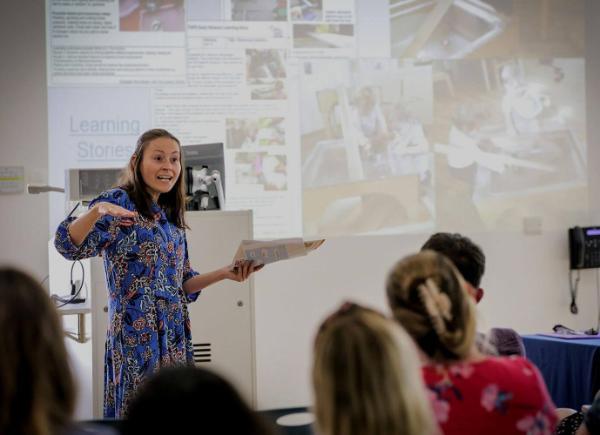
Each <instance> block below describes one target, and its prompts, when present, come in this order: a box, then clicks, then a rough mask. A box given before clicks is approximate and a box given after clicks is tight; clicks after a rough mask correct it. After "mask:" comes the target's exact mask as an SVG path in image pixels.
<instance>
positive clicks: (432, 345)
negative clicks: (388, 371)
mask: <svg viewBox="0 0 600 435" xmlns="http://www.w3.org/2000/svg"><path fill="white" fill-rule="evenodd" d="M387 297H388V302H389V305H390V307H391V309H392V312H393V315H394V318H395V319H396V321H398V322H399V323H400V324H401V325H402V326H403V327H404V328H405V329H406V330H407V331H408V333H409V334H410V335H411V336H412V337H413V339H414V340H415V341H416V343H417V345H418V346H419V348H420V350H421V353H422V358H423V360H424V365H423V368H422V370H423V377H424V380H425V384H426V386H427V388H428V389H429V397H430V400H431V404H432V406H433V410H434V413H435V416H436V419H437V421H438V423H439V424H440V427H441V428H442V431H443V432H444V434H461V435H462V434H486V435H493V434H498V435H500V434H502V435H508V434H527V435H545V434H548V435H550V434H552V433H553V432H554V429H555V427H556V422H557V416H556V412H555V406H554V404H553V403H552V400H551V399H550V396H549V395H548V391H547V389H546V386H545V385H544V382H543V380H542V378H541V376H540V373H539V371H538V369H537V368H536V367H535V366H534V365H533V364H532V363H531V362H529V361H528V360H526V359H524V358H522V357H518V356H511V357H495V356H488V355H484V354H482V353H480V352H479V351H478V350H477V347H476V345H475V335H476V333H475V307H474V302H473V300H472V298H471V297H469V295H468V293H467V291H466V288H465V284H464V281H463V278H462V276H461V275H460V274H459V273H458V271H457V270H456V269H455V267H454V266H453V264H452V263H451V262H450V261H449V260H448V259H447V258H446V257H444V256H443V255H441V254H438V253H435V252H433V251H422V252H421V253H419V254H417V255H412V256H409V257H407V258H405V259H403V260H401V261H400V262H399V263H397V264H396V265H395V266H394V268H393V269H392V271H391V273H390V275H389V277H388V281H387Z"/></svg>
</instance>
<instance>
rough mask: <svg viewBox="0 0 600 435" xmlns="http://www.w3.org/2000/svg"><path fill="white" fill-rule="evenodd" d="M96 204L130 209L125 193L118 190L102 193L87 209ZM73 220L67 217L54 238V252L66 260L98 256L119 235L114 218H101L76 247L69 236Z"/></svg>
mask: <svg viewBox="0 0 600 435" xmlns="http://www.w3.org/2000/svg"><path fill="white" fill-rule="evenodd" d="M98 202H110V203H112V204H116V205H119V206H121V207H124V208H131V207H130V206H128V205H129V204H128V203H129V201H128V199H127V197H126V194H125V192H124V191H122V190H120V189H115V190H110V191H107V192H104V193H102V194H101V195H100V196H99V197H97V198H96V199H94V200H93V201H92V202H91V203H90V205H89V208H92V207H93V206H94V205H95V204H96V203H98ZM74 220H75V218H74V217H68V218H66V219H65V220H64V221H62V222H61V223H60V225H59V226H58V228H57V230H56V234H55V236H54V246H55V247H56V250H57V251H58V252H59V253H60V254H61V255H62V256H63V257H65V258H66V259H67V260H82V259H84V258H90V257H94V256H96V255H99V254H100V252H101V251H102V250H103V249H105V248H106V247H107V246H109V245H110V244H111V243H113V242H114V241H115V239H116V238H117V235H118V233H119V228H118V222H117V221H116V220H115V218H114V217H113V216H103V217H101V218H100V219H98V221H97V222H96V223H95V224H94V227H93V228H92V230H91V231H90V232H89V234H88V235H87V236H86V238H85V239H84V240H83V242H82V243H81V245H79V246H77V245H76V244H75V243H74V242H73V240H72V239H71V235H70V234H69V225H70V224H71V222H73V221H74Z"/></svg>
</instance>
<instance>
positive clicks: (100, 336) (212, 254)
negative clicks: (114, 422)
mask: <svg viewBox="0 0 600 435" xmlns="http://www.w3.org/2000/svg"><path fill="white" fill-rule="evenodd" d="M185 218H186V221H187V224H188V225H189V227H190V229H189V230H187V242H188V252H189V256H190V262H191V265H192V268H194V269H195V270H197V271H198V272H200V273H203V272H208V271H211V270H214V269H217V268H219V267H222V266H224V265H226V264H228V263H230V262H231V260H232V258H233V255H234V253H235V251H236V249H237V247H238V245H239V243H240V241H241V240H243V239H251V238H252V212H251V211H198V212H188V213H186V217H185ZM91 269H92V271H91V279H92V349H93V350H92V352H93V356H92V357H93V407H94V417H95V418H101V417H102V401H103V388H104V386H103V384H104V343H105V338H106V323H107V308H106V304H107V289H106V283H105V282H106V281H105V275H104V266H103V260H102V259H101V258H94V259H93V260H92V266H91ZM188 308H189V312H190V318H191V324H192V340H193V344H194V360H195V361H196V364H197V365H198V366H202V367H206V368H209V369H211V370H214V371H217V372H219V373H220V374H222V375H224V376H225V377H226V378H227V379H228V380H229V381H230V382H232V383H233V384H234V385H235V387H236V388H237V389H238V390H239V391H240V392H241V394H242V395H243V396H244V398H245V399H246V400H247V401H248V402H249V403H251V404H252V405H256V375H255V373H256V370H255V340H254V298H253V278H250V279H249V280H247V281H246V282H243V283H238V282H235V281H230V280H226V281H221V282H219V283H217V284H214V285H212V286H210V287H208V288H206V289H205V290H203V291H202V293H201V294H200V296H199V297H198V300H197V301H196V302H194V303H192V304H189V305H188Z"/></svg>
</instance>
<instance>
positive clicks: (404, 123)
mask: <svg viewBox="0 0 600 435" xmlns="http://www.w3.org/2000/svg"><path fill="white" fill-rule="evenodd" d="M46 3H47V7H46V11H47V29H48V30H47V57H48V92H49V98H48V105H49V139H50V141H49V155H50V167H49V173H50V180H49V181H50V182H51V184H55V185H63V184H64V177H65V175H64V174H65V171H66V170H67V169H70V168H79V167H87V168H89V167H97V168H103V167H120V166H123V165H125V164H126V162H127V159H128V157H129V154H130V152H131V150H132V149H133V146H134V145H135V140H136V138H137V136H138V135H139V134H140V133H141V132H143V131H144V130H146V129H149V128H154V127H161V128H166V129H168V130H170V131H172V132H173V133H174V134H175V135H176V136H177V137H179V138H180V140H181V141H182V143H183V144H184V146H185V145H197V144H202V143H215V142H222V143H223V144H224V145H225V147H224V150H225V166H226V170H225V172H226V174H228V175H227V177H226V179H225V185H226V191H227V201H226V208H227V209H230V210H238V209H252V210H253V211H254V224H255V229H254V231H255V236H256V237H257V238H274V237H287V236H301V235H303V236H306V237H312V236H344V235H371V234H398V233H407V232H411V233H415V232H417V233H418V232H421V233H429V232H431V231H434V230H448V231H477V230H494V229H499V230H511V231H512V230H516V231H521V230H522V229H523V225H524V222H526V221H527V220H528V219H538V220H539V221H541V222H542V225H543V227H544V228H563V227H564V226H566V225H568V224H569V223H570V219H571V218H572V216H574V215H575V216H580V215H581V213H585V212H586V211H587V209H588V204H587V198H588V193H587V192H588V185H587V184H588V170H587V166H588V165H587V156H588V146H587V140H586V101H585V92H586V77H585V70H586V62H585V53H586V44H585V27H584V14H585V0H569V1H563V0H527V1H523V0H389V1H388V0H283V1H281V0H202V1H192V0H187V1H184V0H156V1H146V0H119V1H114V0H112V1H111V0H98V1H94V2H80V1H75V0H47V2H46ZM587 79H588V80H590V78H589V77H588V78H587ZM63 212H64V207H63V206H62V204H60V202H59V201H57V203H56V204H53V205H52V206H51V219H50V220H51V223H50V225H51V226H54V225H55V224H56V223H57V222H58V221H60V220H61V219H62V217H63Z"/></svg>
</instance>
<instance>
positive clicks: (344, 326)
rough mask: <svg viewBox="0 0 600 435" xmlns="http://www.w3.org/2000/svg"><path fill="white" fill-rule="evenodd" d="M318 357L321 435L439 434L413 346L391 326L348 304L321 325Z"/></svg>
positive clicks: (315, 370) (315, 374) (317, 407)
mask: <svg viewBox="0 0 600 435" xmlns="http://www.w3.org/2000/svg"><path fill="white" fill-rule="evenodd" d="M314 353H315V354H314V365H313V388H314V394H315V410H316V416H317V425H318V427H319V430H320V432H321V433H322V434H323V435H354V434H356V435H364V434H378V435H386V434H390V435H391V434H398V433H402V434H407V435H413V434H415V435H416V434H431V433H434V432H435V429H434V428H435V424H434V423H433V417H432V415H431V411H430V408H429V403H428V401H427V397H426V394H425V387H424V385H423V383H422V378H421V373H420V368H419V361H418V357H417V354H416V349H415V346H414V344H413V343H412V341H411V340H410V338H409V337H408V335H407V334H406V333H405V332H404V331H402V330H401V329H400V328H399V327H398V326H397V325H395V324H394V323H393V322H392V321H390V320H388V319H386V318H384V317H383V316H382V315H381V314H379V313H377V312H375V311H373V310H370V309H367V308H364V307H360V306H358V305H355V304H349V303H347V304H345V305H343V306H342V307H341V308H340V310H338V311H337V312H336V313H334V314H333V315H331V316H330V317H329V318H328V319H327V320H325V322H324V323H323V324H322V325H321V328H320V330H319V332H318V334H317V337H316V340H315V350H314Z"/></svg>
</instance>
